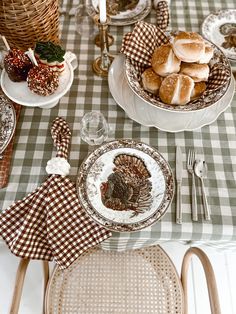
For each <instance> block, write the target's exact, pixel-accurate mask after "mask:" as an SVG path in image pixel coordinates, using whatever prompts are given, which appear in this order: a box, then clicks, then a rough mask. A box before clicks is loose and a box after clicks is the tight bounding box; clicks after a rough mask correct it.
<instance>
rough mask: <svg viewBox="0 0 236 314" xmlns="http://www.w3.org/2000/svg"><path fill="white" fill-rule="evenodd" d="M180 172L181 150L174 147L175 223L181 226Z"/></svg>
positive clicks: (181, 166) (181, 163) (181, 167)
mask: <svg viewBox="0 0 236 314" xmlns="http://www.w3.org/2000/svg"><path fill="white" fill-rule="evenodd" d="M182 171H183V155H182V151H181V148H180V147H179V146H176V170H175V177H176V183H177V196H176V223H177V224H182V209H181V184H182Z"/></svg>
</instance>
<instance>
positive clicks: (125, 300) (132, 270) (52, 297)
mask: <svg viewBox="0 0 236 314" xmlns="http://www.w3.org/2000/svg"><path fill="white" fill-rule="evenodd" d="M192 255H196V256H197V257H198V258H199V259H200V261H201V263H202V266H203V268H204V272H205V276H206V280H207V286H208V293H209V299H210V306H211V311H212V314H220V313H221V312H220V305H219V299H218V293H217V288H216V281H215V276H214V271H213V268H212V266H211V264H210V261H209V259H208V257H207V256H206V254H205V253H204V252H203V251H202V250H200V249H199V248H194V247H193V248H190V249H188V250H187V252H186V253H185V256H184V258H183V263H182V270H181V279H180V278H179V276H178V273H177V271H176V268H175V266H174V265H173V263H172V261H171V260H170V258H169V257H168V255H167V254H166V253H165V251H164V250H163V249H162V248H161V247H160V246H151V247H146V248H142V249H138V250H130V251H124V252H115V251H103V250H101V249H98V248H93V249H91V250H90V251H87V252H86V253H85V254H84V255H83V256H82V257H81V258H79V259H77V260H76V261H75V262H74V263H73V264H72V265H71V266H70V267H69V268H68V269H66V270H60V269H59V268H58V267H56V268H55V269H54V271H53V273H52V276H51V278H50V279H49V281H48V277H49V268H48V264H47V263H46V262H43V265H44V280H45V291H46V296H45V313H47V314H52V313H57V314H58V313H62V314H70V313H86V314H98V313H101V314H110V313H119V314H137V313H142V314H149V313H159V314H160V313H161V314H169V313H171V314H181V313H184V314H186V313H188V311H187V272H188V268H189V264H190V260H191V257H192ZM29 261H30V260H29V259H22V260H21V261H20V264H19V268H18V272H17V277H16V283H17V284H16V286H15V291H14V294H13V302H12V307H11V311H10V313H12V314H17V313H18V308H19V304H20V298H21V293H22V286H23V282H24V277H25V273H26V269H27V266H28V263H29Z"/></svg>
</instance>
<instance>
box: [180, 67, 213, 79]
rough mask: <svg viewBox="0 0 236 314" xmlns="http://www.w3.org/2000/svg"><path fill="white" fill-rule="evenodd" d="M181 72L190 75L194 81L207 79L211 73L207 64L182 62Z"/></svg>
mask: <svg viewBox="0 0 236 314" xmlns="http://www.w3.org/2000/svg"><path fill="white" fill-rule="evenodd" d="M180 73H182V74H185V75H188V76H190V77H191V78H192V79H193V80H194V82H201V81H207V80H208V76H209V73H210V69H209V66H208V65H207V64H198V63H182V64H181V68H180Z"/></svg>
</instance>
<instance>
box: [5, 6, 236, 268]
mask: <svg viewBox="0 0 236 314" xmlns="http://www.w3.org/2000/svg"><path fill="white" fill-rule="evenodd" d="M82 2H83V5H85V6H87V10H88V11H87V13H86V14H87V16H88V18H90V19H91V20H92V21H93V23H94V26H95V29H97V32H94V31H93V32H91V34H92V35H91V36H90V35H89V36H88V35H85V33H83V32H82V31H81V29H82V28H81V25H82V23H83V21H85V20H84V19H80V20H78V8H79V6H80V5H81V2H80V1H79V0H77V1H73V3H71V2H69V1H67V0H64V1H61V3H60V10H59V12H60V16H59V21H60V31H61V33H60V45H61V47H62V49H63V50H64V51H65V64H66V66H65V72H64V74H65V75H64V74H61V75H60V76H59V87H58V89H57V90H56V91H55V93H54V94H52V95H49V96H39V95H35V94H32V92H31V91H30V90H29V89H28V88H27V83H26V82H20V83H19V82H12V81H11V80H10V79H9V77H8V75H7V72H6V69H3V70H2V73H1V87H2V93H3V94H2V95H0V118H1V119H0V126H1V133H0V156H1V159H0V208H1V211H2V213H1V216H0V236H1V238H2V239H3V240H4V241H5V242H6V243H7V245H8V247H9V248H10V250H11V251H12V252H13V253H14V254H16V255H17V256H21V257H29V258H33V259H34V258H36V259H47V260H55V261H56V263H57V264H59V266H60V267H62V268H66V267H68V266H69V265H71V263H73V261H74V260H75V258H77V257H79V256H80V254H82V253H83V252H84V251H85V250H87V249H88V247H91V246H96V245H100V246H101V247H102V248H103V249H104V250H125V249H134V248H140V247H142V246H147V245H152V244H156V243H162V242H165V241H170V240H175V241H181V242H183V243H188V244H191V243H193V244H195V245H196V244H199V245H210V246H213V247H215V248H216V249H217V248H221V249H222V248H223V249H235V240H236V225H235V210H236V206H235V204H236V198H235V195H236V194H235V191H236V168H235V167H236V166H235V165H236V163H235V160H236V153H235V151H236V138H235V134H236V125H235V121H236V108H235V105H236V98H235V79H234V76H233V72H234V63H235V60H234V53H235V48H234V47H235V46H233V45H234V44H233V42H232V40H233V38H234V28H235V25H236V20H235V12H234V11H235V4H234V2H233V1H229V2H227V3H225V2H223V1H222V2H221V1H219V2H217V3H215V2H213V1H211V0H208V1H206V0H201V1H200V2H197V1H184V3H183V6H180V5H179V3H178V1H175V0H171V1H168V2H167V1H165V0H163V1H146V0H145V1H144V0H140V1H133V2H132V1H131V2H132V5H133V7H132V6H131V7H128V8H127V7H120V8H119V10H120V11H117V4H116V5H114V6H109V5H108V4H107V2H106V1H95V0H93V1H87V0H86V1H82ZM102 5H103V7H102ZM114 10H115V11H114ZM0 12H1V10H0ZM76 12H77V13H76ZM76 14H77V15H76ZM83 14H84V13H83ZM107 14H108V16H107ZM219 21H221V22H222V21H223V22H222V23H223V24H220V23H219ZM224 23H225V24H224ZM79 24H81V25H79ZM222 25H223V26H224V25H225V27H223V26H222ZM92 27H93V26H92ZM216 28H218V29H220V30H221V31H222V29H223V31H224V32H226V33H224V35H222V36H224V37H220V35H217V34H216V30H215V29H216ZM0 29H1V27H0ZM1 32H2V36H3V35H4V36H5V37H6V39H7V42H8V44H9V45H10V46H11V47H12V41H11V40H10V39H9V38H8V36H7V34H5V33H4V32H3V31H2V30H1ZM182 33H185V34H187V36H189V34H190V33H191V34H192V33H194V34H197V38H194V39H193V42H194V43H195V41H196V42H197V43H198V47H199V46H201V45H203V48H202V49H203V50H204V53H206V47H208V48H207V49H209V50H210V51H211V53H212V54H211V57H210V58H208V59H207V61H204V62H203V64H200V66H202V65H204V66H205V65H206V64H207V71H208V75H207V79H205V78H204V79H203V81H204V90H201V92H200V93H199V94H197V96H196V95H195V96H193V92H194V86H196V83H199V81H194V82H193V79H192V77H191V75H190V76H188V77H190V79H189V78H188V80H189V82H190V85H191V88H190V90H189V91H188V92H186V89H185V92H184V97H182V96H181V97H182V98H184V99H185V100H184V103H179V104H178V103H176V101H177V96H176V90H177V89H178V91H180V89H181V84H182V83H181V82H182V80H183V76H187V75H186V74H184V72H181V71H184V70H185V69H184V68H185V67H186V63H191V64H195V63H196V62H197V61H196V59H193V60H192V61H188V62H186V61H182V60H181V62H179V64H178V70H174V72H170V71H169V65H168V66H167V68H168V71H169V72H170V73H169V72H168V73H165V74H164V75H163V76H162V75H160V74H158V75H159V76H160V77H161V78H160V86H159V87H158V92H156V91H155V92H153V91H150V90H147V89H146V87H145V86H144V85H145V84H144V80H143V73H144V72H145V71H146V70H147V69H150V68H151V67H152V71H153V69H154V67H153V65H152V62H151V60H152V56H153V54H154V51H156V49H159V48H160V47H163V46H164V47H167V48H168V49H169V46H171V47H172V46H173V45H175V43H176V48H175V49H176V50H177V39H179V37H178V36H182ZM180 34H181V35H180ZM191 36H192V35H191ZM194 36H195V35H194ZM227 36H231V37H230V38H228V37H227ZM109 38H113V39H112V40H111V41H109ZM199 38H200V39H199ZM98 39H99V44H98V45H97V44H96V43H98ZM40 40H42V39H40ZM191 40H192V39H191ZM224 40H228V41H227V44H224ZM180 41H183V42H184V45H185V44H186V43H187V44H188V43H189V38H188V39H186V38H184V39H182V38H180ZM199 43H200V44H199ZM56 44H58V42H57V43H56ZM222 45H223V46H222ZM227 45H228V46H227ZM178 47H179V46H178ZM28 48H29V47H25V48H24V49H25V50H27V49H28ZM167 48H166V49H167ZM21 49H22V48H21ZM173 49H174V48H173ZM6 50H7V49H6ZM6 52H7V51H6ZM171 53H172V52H171ZM194 53H195V52H194ZM172 56H173V54H172ZM202 56H203V53H202ZM191 57H192V58H193V54H192V55H191ZM169 58H170V57H169ZM37 60H38V59H37ZM168 60H169V59H168ZM168 62H169V61H168ZM198 65H199V64H198ZM35 66H36V65H34V67H35ZM179 69H180V70H179ZM162 71H163V69H162ZM171 71H172V70H171ZM179 71H180V72H179ZM200 72H201V71H200ZM203 72H204V74H205V72H206V71H205V70H204V71H203ZM203 72H201V74H202V73H203ZM156 74H157V73H156ZM156 74H155V75H156ZM152 75H153V74H152ZM171 75H174V77H175V79H176V78H178V79H177V83H175V84H177V89H175V90H174V92H173V93H174V95H173V98H172V99H174V100H173V101H172V99H171V100H170V101H169V100H168V101H164V98H163V97H164V96H165V97H167V98H168V99H169V96H170V94H171V93H172V91H170V92H167V96H166V95H164V96H162V94H163V93H162V92H161V91H162V90H164V91H165V90H167V88H170V85H173V84H169V83H168V84H167V85H166V87H162V85H163V84H164V81H166V80H167V78H168V77H169V76H171ZM194 79H195V78H194ZM200 81H201V79H200ZM23 85H24V87H23V88H22V87H21V86H23ZM163 86H164V85H163ZM199 86H200V85H199ZM15 87H17V88H15ZM179 93H180V95H183V92H182V93H181V92H179ZM187 93H189V97H187V98H188V99H187V100H186V97H185V96H186V95H187ZM28 95H29V98H27V97H28ZM181 97H180V98H181ZM182 98H181V99H182ZM6 106H7V107H6ZM6 108H7V109H6ZM62 126H63V127H62ZM64 131H65V132H66V134H67V136H66V138H67V139H66V140H65V142H64V140H63V136H64V133H63V132H64ZM52 139H53V143H54V146H56V150H57V157H59V158H62V159H63V162H62V163H59V164H58V166H56V162H55V167H54V164H53V162H51V160H52V161H53V160H54V158H57V157H53V156H54V155H55V152H54V149H53V143H52ZM61 141H62V143H63V144H61ZM8 151H10V158H7V157H6V156H7V154H8ZM5 162H7V163H8V166H6V165H5ZM50 167H51V169H53V170H50ZM59 168H60V169H63V171H62V172H60V171H59V172H60V173H59V172H58V169H59ZM2 169H3V170H2ZM64 170H65V172H64ZM1 171H3V172H4V174H2V172H1ZM3 178H4V180H3ZM2 181H4V184H2V185H1V182H2ZM55 186H57V188H55ZM53 189H55V190H56V191H60V192H58V193H57V192H55V191H54V192H53ZM53 193H56V196H55V197H54V196H53V195H54V194H53ZM68 196H70V197H71V198H73V201H74V202H75V204H76V205H75V206H74V207H73V206H72V205H71V206H70V204H69V203H70V201H69V200H68V199H67V198H68ZM57 200H61V201H57ZM60 202H62V203H63V204H65V208H63V206H61V205H60ZM66 213H67V214H66ZM49 217H51V218H49ZM63 228H68V229H66V230H67V231H68V236H66V235H64V233H62V234H63V236H61V230H63ZM31 229H32V230H34V231H32V233H31V231H30V230H31ZM36 230H38V231H36ZM40 233H41V235H40ZM84 237H86V239H84ZM29 239H30V240H29ZM89 239H90V240H91V242H89V241H90V240H89ZM27 241H30V245H29V242H27ZM87 241H88V242H89V243H90V244H88V243H87ZM67 245H68V247H67V248H66V246H67ZM76 245H77V249H76Z"/></svg>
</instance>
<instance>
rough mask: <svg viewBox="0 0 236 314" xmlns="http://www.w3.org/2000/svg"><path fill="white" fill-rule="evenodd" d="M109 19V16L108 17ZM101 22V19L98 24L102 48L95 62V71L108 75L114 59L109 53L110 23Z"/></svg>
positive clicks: (100, 74)
mask: <svg viewBox="0 0 236 314" xmlns="http://www.w3.org/2000/svg"><path fill="white" fill-rule="evenodd" d="M107 21H108V18H107ZM107 21H106V23H100V21H99V19H98V21H97V23H96V24H97V25H98V28H99V37H100V49H101V55H100V57H98V58H97V59H95V60H94V62H93V71H94V72H95V74H97V75H99V76H103V77H106V76H108V71H109V67H110V65H111V63H112V61H113V59H114V58H113V57H112V56H111V55H110V54H109V44H108V23H107Z"/></svg>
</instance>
